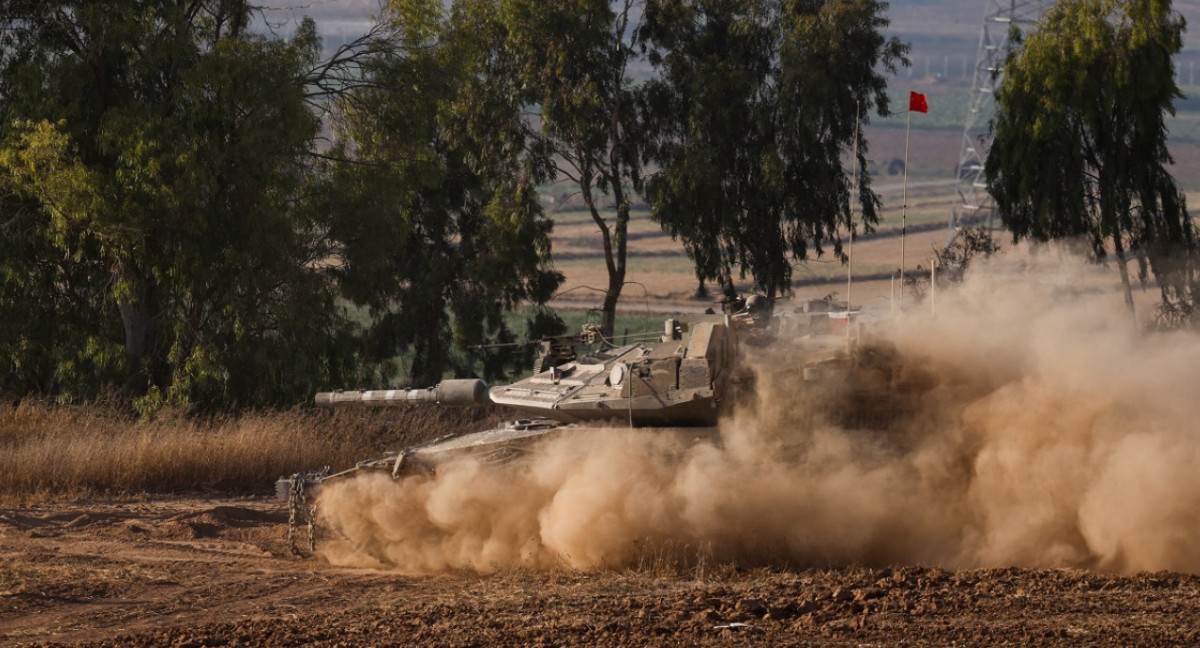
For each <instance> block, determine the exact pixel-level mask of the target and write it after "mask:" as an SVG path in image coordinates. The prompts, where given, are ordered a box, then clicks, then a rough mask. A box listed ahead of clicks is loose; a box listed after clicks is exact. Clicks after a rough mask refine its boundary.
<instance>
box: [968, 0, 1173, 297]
mask: <svg viewBox="0 0 1200 648" xmlns="http://www.w3.org/2000/svg"><path fill="white" fill-rule="evenodd" d="M1183 29H1184V21H1183V19H1182V18H1181V17H1180V16H1179V15H1178V14H1176V13H1174V12H1173V11H1172V9H1171V3H1170V2H1169V1H1164V0H1062V1H1061V2H1058V3H1056V4H1055V5H1054V7H1053V8H1052V9H1050V11H1049V12H1048V13H1047V14H1046V16H1045V18H1044V19H1043V21H1042V23H1041V24H1040V25H1039V26H1038V28H1037V29H1036V30H1035V31H1034V32H1033V33H1032V34H1030V35H1029V37H1028V40H1026V41H1025V42H1024V43H1023V44H1022V45H1021V47H1020V48H1019V49H1018V50H1016V51H1014V52H1013V53H1012V54H1010V55H1009V57H1008V59H1007V61H1006V62H1005V66H1004V82H1003V84H1002V85H1001V86H1000V88H999V89H998V91H997V94H996V116H995V118H994V119H993V122H992V131H993V134H994V136H995V140H994V142H993V143H992V146H991V149H990V151H989V153H988V159H987V165H986V172H987V179H988V189H989V191H991V193H992V195H993V196H994V197H995V200H996V208H997V210H998V211H999V214H1000V216H1001V218H1002V219H1003V222H1004V224H1005V225H1006V226H1007V227H1008V228H1009V229H1010V230H1011V231H1012V233H1013V239H1014V241H1018V240H1021V239H1026V238H1028V239H1031V240H1035V241H1046V240H1050V239H1060V238H1082V239H1084V240H1086V241H1087V242H1088V243H1089V244H1090V247H1091V251H1092V254H1093V255H1094V256H1095V257H1096V258H1097V259H1103V258H1105V257H1106V256H1107V255H1108V254H1109V252H1110V251H1111V252H1112V253H1113V255H1114V256H1115V257H1116V261H1117V265H1118V267H1119V269H1120V273H1121V280H1122V283H1123V285H1124V292H1125V302H1126V304H1127V305H1128V307H1129V309H1130V310H1133V295H1132V290H1131V288H1130V278H1129V270H1128V268H1127V257H1129V256H1131V255H1137V258H1138V259H1139V260H1140V273H1139V274H1140V276H1141V278H1142V279H1143V280H1144V279H1145V278H1147V276H1148V275H1147V270H1148V269H1149V270H1150V271H1153V273H1154V274H1155V276H1156V277H1157V278H1158V280H1159V283H1160V286H1161V288H1162V296H1163V302H1164V306H1166V307H1167V308H1170V309H1178V308H1182V309H1184V310H1185V311H1186V312H1185V313H1184V315H1186V316H1187V317H1190V316H1191V313H1192V311H1193V310H1194V306H1193V304H1194V301H1195V299H1194V295H1195V290H1196V285H1197V284H1196V278H1195V256H1196V252H1197V239H1196V233H1195V229H1194V227H1193V225H1192V223H1191V219H1190V218H1189V217H1188V214H1187V209H1186V205H1185V202H1184V197H1183V194H1182V192H1180V190H1179V187H1178V186H1177V184H1176V183H1175V180H1174V178H1172V177H1171V175H1170V173H1169V172H1168V170H1167V166H1168V165H1169V164H1170V163H1171V156H1170V153H1169V152H1168V150H1167V126H1166V121H1165V118H1166V116H1167V115H1168V114H1173V112H1174V108H1173V102H1174V100H1175V99H1177V98H1180V97H1181V94H1180V92H1179V88H1178V87H1177V86H1176V84H1175V78H1174V65H1173V63H1172V61H1171V57H1172V56H1174V55H1175V54H1176V53H1178V52H1179V51H1180V48H1181V47H1182V32H1183Z"/></svg>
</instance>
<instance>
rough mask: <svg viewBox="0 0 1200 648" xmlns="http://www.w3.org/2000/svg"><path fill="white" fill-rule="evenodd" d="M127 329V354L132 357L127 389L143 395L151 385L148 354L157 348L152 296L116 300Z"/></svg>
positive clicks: (125, 330)
mask: <svg viewBox="0 0 1200 648" xmlns="http://www.w3.org/2000/svg"><path fill="white" fill-rule="evenodd" d="M117 309H118V310H119V311H120V313H121V324H122V325H123V327H124V332H125V354H126V355H127V356H128V358H129V378H128V380H127V382H126V388H127V389H128V390H130V392H132V393H133V394H135V395H138V396H141V395H144V394H145V393H146V392H147V390H149V388H150V385H151V382H152V380H151V372H150V366H149V364H150V362H151V361H152V358H148V357H147V353H148V352H149V351H152V350H153V348H154V337H155V327H154V316H155V313H154V306H153V299H151V298H150V296H149V295H147V294H143V295H142V296H140V297H138V298H129V299H122V300H121V301H119V302H117Z"/></svg>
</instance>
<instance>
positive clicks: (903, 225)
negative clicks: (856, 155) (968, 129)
mask: <svg viewBox="0 0 1200 648" xmlns="http://www.w3.org/2000/svg"><path fill="white" fill-rule="evenodd" d="M906 114H907V118H906V120H905V125H904V188H903V189H902V190H901V197H900V313H901V314H902V315H903V314H904V238H905V235H906V234H907V233H908V140H909V135H910V134H911V133H912V105H911V100H910V105H909V108H908V112H907V113H906Z"/></svg>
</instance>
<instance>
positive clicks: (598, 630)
mask: <svg viewBox="0 0 1200 648" xmlns="http://www.w3.org/2000/svg"><path fill="white" fill-rule="evenodd" d="M0 543H2V544H0V547H2V548H0V645H21V646H25V645H28V646H50V645H68V646H114V647H115V646H179V647H185V646H186V647H193V646H245V647H249V646H300V645H305V646H409V645H427V646H566V645H572V646H630V645H671V646H731V645H732V646H738V645H755V646H760V645H797V646H926V645H928V646H953V645H958V646H1030V645H1038V646H1077V645H1089V646H1099V645H1105V646H1132V645H1138V646H1177V645H1197V644H1200V616H1198V613H1200V578H1197V577H1195V576H1190V575H1181V574H1172V573H1157V574H1142V575H1137V576H1131V577H1127V576H1117V575H1110V574H1101V573H1094V572H1086V571H1078V570H1024V569H1016V568H1002V569H989V570H963V571H952V570H945V569H938V568H930V567H917V566H895V567H876V568H868V567H844V568H819V569H816V568H808V569H801V568H796V569H773V570H764V569H753V570H745V571H743V570H739V569H738V568H737V566H735V565H715V566H709V567H707V568H704V567H699V568H691V569H689V570H687V571H686V573H679V571H678V570H676V571H675V572H674V573H672V571H671V570H669V569H665V568H664V566H663V565H657V566H656V565H654V564H653V563H652V562H649V563H647V567H646V568H645V569H640V570H636V571H630V572H621V573H611V572H605V573H579V572H572V571H568V570H562V571H556V572H549V573H547V572H527V571H506V572H501V573H495V574H488V575H480V574H474V573H452V574H441V575H431V576H411V575H404V574H401V573H398V572H395V571H389V570H371V569H345V568H335V567H331V566H329V565H328V564H326V563H325V562H323V561H322V560H321V559H320V558H313V557H306V558H300V557H296V556H294V555H292V554H291V552H290V551H289V550H288V543H287V513H286V511H285V510H284V509H283V507H282V506H281V505H280V504H278V503H277V502H276V501H274V500H272V499H265V498H221V499H203V498H181V499H179V498H172V499H165V498H157V499H149V500H137V501H85V502H74V503H69V504H53V505H45V506H38V507H33V508H7V509H0Z"/></svg>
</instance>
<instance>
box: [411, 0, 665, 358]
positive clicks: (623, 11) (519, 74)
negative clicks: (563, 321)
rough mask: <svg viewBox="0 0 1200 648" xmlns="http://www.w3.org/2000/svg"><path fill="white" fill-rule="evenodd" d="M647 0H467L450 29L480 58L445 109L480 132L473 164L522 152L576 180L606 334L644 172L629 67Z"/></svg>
mask: <svg viewBox="0 0 1200 648" xmlns="http://www.w3.org/2000/svg"><path fill="white" fill-rule="evenodd" d="M640 2H641V0H618V1H617V2H610V1H609V0H562V1H556V2H545V1H544V0H458V1H456V2H453V3H452V8H451V12H450V18H449V20H448V21H447V22H446V23H444V25H443V26H444V30H443V31H442V32H441V38H443V39H445V40H448V41H454V42H456V43H459V45H460V47H458V51H459V52H460V53H461V54H462V55H463V56H464V57H465V58H466V59H470V60H471V61H473V62H472V63H471V66H472V69H473V73H472V74H471V75H469V76H470V78H469V79H466V80H465V81H464V83H463V87H462V89H461V92H460V93H459V95H458V97H457V98H455V99H454V100H453V101H451V102H450V106H449V110H448V111H447V113H446V123H447V124H453V126H452V128H451V130H452V131H453V132H454V133H457V134H458V135H459V136H462V137H468V136H469V137H471V138H473V140H474V143H473V147H474V148H475V151H476V152H475V153H474V154H473V155H472V156H471V160H470V161H471V163H472V164H474V165H476V166H479V167H486V166H488V165H489V164H491V161H493V160H501V161H502V164H503V165H505V166H508V165H510V164H511V163H512V161H513V160H516V159H518V158H514V157H513V155H512V153H514V152H518V151H519V152H520V155H519V160H520V166H521V173H522V174H523V178H524V180H525V181H526V182H528V183H530V184H531V185H539V184H543V185H544V184H546V183H550V182H557V181H563V180H566V181H568V182H569V183H571V184H572V185H574V186H575V187H577V188H578V191H577V193H578V195H579V196H580V198H581V200H582V202H583V204H584V206H585V208H586V210H587V212H588V214H589V215H590V217H591V219H592V221H593V222H594V223H595V224H596V227H597V229H598V233H599V237H600V241H601V247H602V249H603V254H604V263H605V267H606V269H607V274H608V285H607V286H606V287H605V296H604V301H603V312H604V316H603V317H604V319H603V323H602V325H601V326H602V329H603V331H604V332H605V334H611V333H612V328H613V321H614V318H615V314H616V307H617V302H618V300H619V299H620V296H621V291H622V289H623V287H624V284H625V278H626V271H627V246H628V227H629V217H630V204H631V201H632V199H633V197H634V196H635V195H636V194H635V192H636V190H637V189H638V188H639V187H640V182H641V179H640V166H639V155H638V137H637V134H638V132H639V131H638V128H637V112H636V101H635V88H634V85H633V83H632V81H631V79H630V78H629V75H628V66H629V64H630V62H631V61H632V60H634V58H635V57H636V56H637V52H636V50H635V49H634V48H633V47H632V35H633V33H634V29H633V27H634V25H633V24H632V22H633V21H635V20H636V18H637V16H639V15H640V11H639V7H640ZM406 4H409V3H406ZM424 4H425V6H427V7H429V6H433V5H437V4H438V3H436V2H426V3H424ZM425 13H426V14H428V13H430V11H428V10H427V11H426V12H425ZM514 108H515V109H516V112H514ZM521 111H525V114H523V115H522V112H521ZM610 203H611V205H610ZM610 206H611V210H610Z"/></svg>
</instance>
